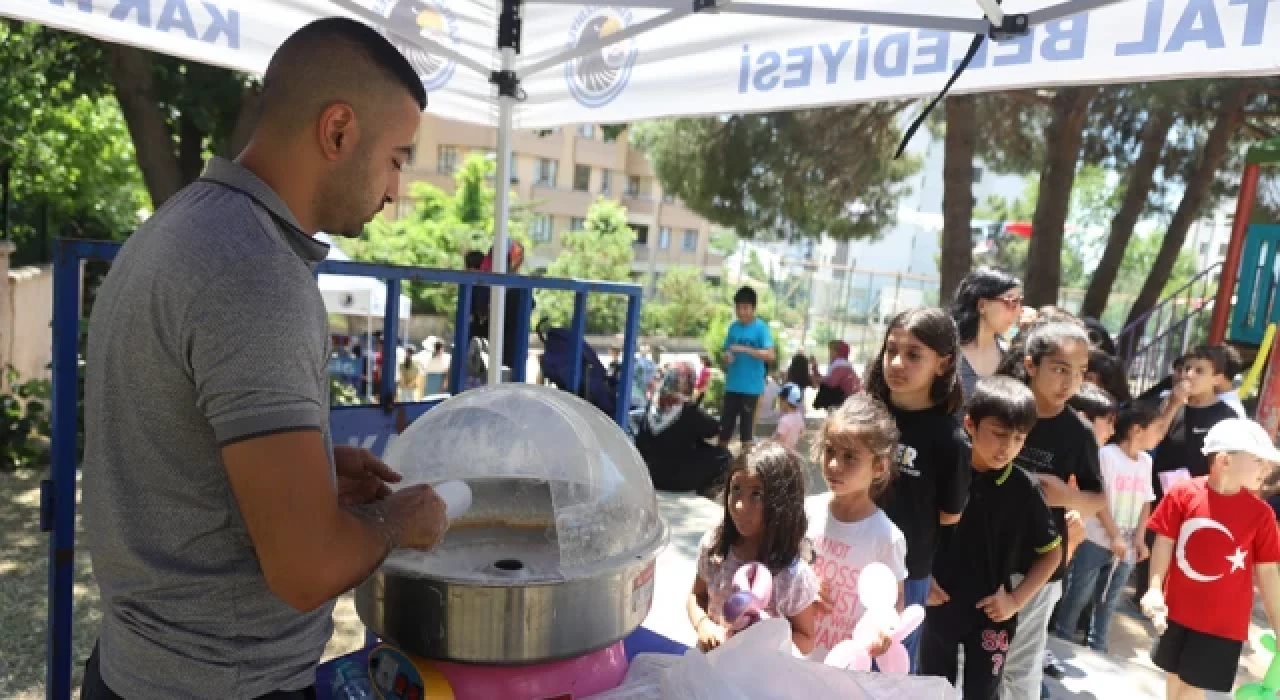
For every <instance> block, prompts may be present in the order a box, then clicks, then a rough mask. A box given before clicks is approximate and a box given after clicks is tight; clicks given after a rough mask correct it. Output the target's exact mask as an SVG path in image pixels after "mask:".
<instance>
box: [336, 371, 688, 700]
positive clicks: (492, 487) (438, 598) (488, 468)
mask: <svg viewBox="0 0 1280 700" xmlns="http://www.w3.org/2000/svg"><path fill="white" fill-rule="evenodd" d="M385 459H386V462H387V463H388V464H390V465H391V466H392V467H394V468H395V469H396V470H397V471H399V472H400V473H401V474H402V475H403V476H404V480H403V482H402V483H401V484H400V487H403V486H408V485H412V484H422V483H427V484H433V485H436V484H441V483H443V482H449V481H455V480H457V481H463V482H465V483H466V484H467V485H468V486H469V487H470V491H471V505H470V508H469V510H467V511H466V512H465V513H464V514H463V515H461V516H460V517H459V518H458V519H457V520H455V521H454V522H453V523H452V524H451V525H450V529H449V531H448V533H447V534H446V535H445V538H444V540H443V541H442V542H441V543H440V544H439V545H438V546H437V547H436V548H435V549H433V550H431V551H429V552H416V551H408V550H400V551H396V552H394V553H393V554H392V555H391V556H390V557H388V558H387V560H386V562H384V563H383V565H382V567H381V568H380V569H379V570H378V571H377V572H376V573H375V574H374V575H373V576H372V577H370V579H369V580H368V581H366V582H365V583H364V584H362V585H361V586H360V587H359V588H358V589H357V590H356V610H357V612H358V613H359V615H360V619H361V620H363V621H364V623H365V625H366V626H368V627H369V628H370V629H371V630H372V631H373V632H374V633H376V634H377V635H378V636H380V637H381V638H382V639H383V640H384V641H385V642H387V643H388V644H389V645H391V646H392V647H394V649H393V650H390V651H382V652H381V653H379V652H375V653H374V654H373V655H372V656H371V660H370V671H371V674H372V675H373V678H374V680H375V683H376V684H378V685H379V686H383V685H385V684H386V683H391V684H394V683H396V682H398V681H397V674H399V673H400V672H401V671H402V670H405V668H404V667H405V666H406V664H407V663H408V664H410V665H416V666H417V667H418V668H417V670H418V672H419V675H420V676H422V677H423V678H422V680H421V682H422V683H424V684H426V685H430V683H429V682H428V681H427V680H426V676H427V675H431V674H437V675H441V676H443V677H445V678H447V679H448V680H449V682H450V683H452V693H453V695H452V697H457V698H459V699H460V700H461V699H464V698H468V697H476V698H479V697H503V698H512V700H516V699H517V698H520V697H530V698H540V697H548V696H555V695H558V694H561V693H566V694H573V695H571V696H577V697H581V694H582V691H583V688H584V687H585V686H584V685H583V681H584V680H585V681H591V678H590V677H598V678H599V679H600V680H599V681H598V682H595V684H594V685H592V683H590V682H588V683H587V684H586V685H587V686H591V687H595V688H597V689H604V688H605V687H611V685H616V684H617V683H618V682H620V680H621V677H622V675H621V674H622V673H624V672H625V668H626V659H625V656H624V655H623V654H622V649H621V642H620V640H622V639H623V638H624V637H626V636H627V635H628V634H630V633H631V632H632V631H633V630H635V628H636V627H638V626H639V625H640V623H641V622H642V621H643V620H644V618H645V616H646V615H647V614H648V612H649V607H650V604H651V603H652V600H653V586H654V560H655V558H656V556H657V554H658V552H659V551H660V550H661V549H662V547H663V546H664V545H665V544H666V540H667V528H666V525H665V524H664V523H663V522H662V519H661V518H660V517H659V515H658V508H657V501H656V499H655V497H654V492H653V484H652V482H651V481H650V479H649V472H648V470H647V469H646V467H645V464H644V462H643V460H642V459H641V458H640V455H639V454H638V453H637V452H636V451H635V448H634V447H633V446H632V445H631V442H630V441H629V440H628V439H627V437H626V436H625V435H624V434H623V433H622V431H621V430H620V429H619V428H618V426H617V424H615V423H613V422H612V421H610V420H609V419H608V418H607V417H606V416H605V415H604V414H603V413H601V412H600V411H599V410H598V409H596V408H595V407H593V406H591V405H590V404H588V403H586V402H585V401H582V400H581V399H579V398H577V397H575V396H572V395H570V394H567V393H564V392H561V391H557V390H555V389H551V388H547V387H540V386H531V385H524V384H502V385H498V386H494V387H486V388H481V389H476V390H473V391H468V392H465V393H463V394H460V395H458V396H456V397H454V398H452V399H449V400H448V401H446V402H444V403H443V404H441V405H440V406H439V407H437V408H435V409H433V410H431V411H428V412H427V413H426V414H425V415H424V416H423V417H422V418H420V419H419V420H418V421H416V422H415V423H414V424H413V425H411V426H409V428H408V429H407V430H405V431H404V433H403V434H402V435H401V436H400V437H399V438H397V439H396V440H395V442H394V443H393V444H392V445H391V447H390V448H389V449H388V450H387V453H386V455H385ZM405 659H408V660H409V661H408V662H406V661H405ZM424 659H427V660H431V662H429V663H423V662H422V660H424ZM476 665H482V666H476ZM517 666H518V668H513V667H517ZM424 667H430V668H429V669H425V668H424ZM494 667H502V668H494ZM473 670H477V671H482V672H477V673H474V674H473V673H470V671H473ZM380 675H381V676H382V677H383V678H382V681H379V676H380ZM410 675H412V674H410ZM464 676H465V677H468V678H470V677H472V676H474V677H475V678H477V679H487V681H494V682H496V681H495V679H498V678H505V677H509V678H511V679H512V680H513V683H515V685H510V686H503V687H497V686H493V685H492V683H489V684H488V685H484V686H483V687H481V686H479V685H477V686H475V688H473V689H472V691H471V692H467V689H466V688H465V687H459V686H460V685H464V686H465V685H466V683H467V681H465V679H464V681H463V682H462V683H461V684H460V683H459V682H458V679H459V678H462V677H464ZM548 676H549V677H551V678H552V680H551V681H548V682H546V683H541V684H532V685H531V683H530V681H531V679H535V678H539V677H542V678H545V677H548ZM573 676H576V677H577V678H576V680H575V679H572V678H570V677H573ZM606 677H607V678H606ZM557 678H558V679H561V680H555V679H557ZM570 680H574V684H571V687H567V688H565V689H563V690H557V689H556V688H558V687H560V686H558V685H556V683H560V684H561V685H563V684H564V683H567V682H568V681H570ZM383 681H385V683H384V682H383ZM487 681H486V682H487ZM562 681H563V682H562ZM399 682H400V683H401V684H402V685H404V684H405V683H408V685H409V686H413V685H414V684H413V683H412V678H410V679H409V681H399ZM477 682H479V681H477ZM602 684H603V685H602ZM384 690H385V689H384ZM384 695H385V696H386V697H397V698H399V697H414V695H413V694H411V693H405V694H392V695H387V694H386V693H384ZM418 697H432V696H431V695H430V694H425V695H421V696H418Z"/></svg>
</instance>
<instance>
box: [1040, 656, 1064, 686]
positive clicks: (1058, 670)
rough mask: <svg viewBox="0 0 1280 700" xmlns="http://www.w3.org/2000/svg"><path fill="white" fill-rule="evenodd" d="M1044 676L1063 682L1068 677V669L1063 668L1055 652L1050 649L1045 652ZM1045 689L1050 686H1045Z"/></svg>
mask: <svg viewBox="0 0 1280 700" xmlns="http://www.w3.org/2000/svg"><path fill="white" fill-rule="evenodd" d="M1044 674H1045V675H1046V676H1048V677H1050V678H1054V679H1057V680H1062V677H1063V676H1065V675H1067V669H1066V668H1065V667H1063V665H1062V662H1061V661H1058V657H1056V656H1054V655H1053V651H1052V650H1049V649H1045V650H1044ZM1045 689H1046V690H1047V689H1048V686H1045ZM1042 694H1043V693H1042Z"/></svg>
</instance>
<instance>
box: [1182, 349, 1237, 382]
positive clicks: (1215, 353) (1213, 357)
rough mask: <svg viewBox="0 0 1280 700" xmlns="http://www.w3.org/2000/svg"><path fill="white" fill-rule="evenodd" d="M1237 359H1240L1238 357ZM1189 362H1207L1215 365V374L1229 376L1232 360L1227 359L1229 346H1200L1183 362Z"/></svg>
mask: <svg viewBox="0 0 1280 700" xmlns="http://www.w3.org/2000/svg"><path fill="white" fill-rule="evenodd" d="M1236 357H1239V355H1237V356H1236ZM1187 360H1205V361H1206V362H1208V363H1209V364H1211V365H1213V373H1214V374H1221V375H1224V376H1225V375H1226V374H1227V364H1228V363H1229V362H1230V359H1229V358H1228V357H1227V346H1225V345H1199V346H1197V347H1196V349H1195V350H1192V351H1191V352H1189V353H1187V354H1186V357H1184V358H1183V361H1184V362H1185V361H1187Z"/></svg>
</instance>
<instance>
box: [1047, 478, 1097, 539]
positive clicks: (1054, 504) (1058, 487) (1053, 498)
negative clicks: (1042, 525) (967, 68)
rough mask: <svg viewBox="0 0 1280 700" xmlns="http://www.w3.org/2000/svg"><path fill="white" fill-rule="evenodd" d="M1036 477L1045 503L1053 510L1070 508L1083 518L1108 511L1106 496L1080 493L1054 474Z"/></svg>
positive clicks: (1086, 492)
mask: <svg viewBox="0 0 1280 700" xmlns="http://www.w3.org/2000/svg"><path fill="white" fill-rule="evenodd" d="M1035 476H1036V479H1037V480H1039V482H1040V488H1041V490H1042V491H1044V502H1045V503H1047V504H1048V505H1049V507H1051V508H1069V509H1071V510H1075V511H1079V512H1080V515H1081V516H1083V517H1089V516H1090V515H1097V514H1098V513H1099V511H1103V510H1106V509H1107V497H1106V495H1105V494H1102V493H1094V492H1093V491H1079V490H1077V489H1074V488H1072V487H1070V486H1068V485H1067V484H1066V483H1065V482H1063V481H1062V479H1059V478H1058V477H1056V476H1054V475H1052V474H1036V475H1035ZM1099 517H1101V516H1099ZM1110 517H1111V514H1110V513H1108V514H1107V518H1108V519H1110ZM1104 526H1105V522H1104ZM1111 527H1115V521H1112V522H1111Z"/></svg>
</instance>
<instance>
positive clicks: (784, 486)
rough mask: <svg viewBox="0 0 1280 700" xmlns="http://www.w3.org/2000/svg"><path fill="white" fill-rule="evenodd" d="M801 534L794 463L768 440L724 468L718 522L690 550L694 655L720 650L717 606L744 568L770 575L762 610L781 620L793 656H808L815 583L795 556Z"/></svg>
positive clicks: (799, 475) (723, 624)
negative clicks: (756, 567) (694, 557)
mask: <svg viewBox="0 0 1280 700" xmlns="http://www.w3.org/2000/svg"><path fill="white" fill-rule="evenodd" d="M805 527H806V523H805V510H804V466H803V465H802V464H801V461H800V456H799V455H797V454H796V453H795V452H793V451H791V450H789V449H787V448H786V447H784V446H782V445H781V444H779V443H778V442H776V441H773V440H765V441H763V442H760V443H757V444H756V445H754V446H752V447H749V448H748V449H747V450H746V451H745V452H743V454H742V456H741V457H739V458H738V459H736V460H734V462H733V466H732V467H730V469H729V479H728V487H727V488H726V489H725V492H724V520H723V521H721V523H720V524H719V525H718V526H716V527H715V529H713V530H711V531H710V532H708V533H707V534H706V535H705V536H703V538H702V542H701V543H699V545H698V563H697V570H698V573H697V576H696V577H695V578H694V581H693V590H692V591H690V592H689V601H688V603H687V608H688V613H689V622H690V623H692V624H693V629H694V631H695V632H696V633H697V635H698V648H699V649H702V650H703V651H708V650H710V649H714V648H716V647H718V646H720V645H721V644H722V643H724V640H725V638H726V637H727V636H728V631H727V627H728V625H729V624H730V623H731V622H732V620H726V619H725V616H724V603H725V601H726V600H728V599H729V597H730V596H731V595H733V593H734V589H733V576H734V574H736V573H737V571H738V569H739V568H740V567H742V566H744V565H745V564H748V563H751V562H760V563H761V564H763V565H764V566H765V568H767V569H768V570H769V573H770V574H772V575H773V595H772V596H771V598H770V600H769V604H768V606H766V608H765V611H766V612H768V613H769V614H770V615H772V616H774V617H785V618H787V621H789V622H790V623H791V639H792V641H793V642H794V643H795V646H796V649H797V650H799V652H800V653H801V654H808V653H809V652H810V650H812V649H813V616H814V605H813V603H814V601H815V600H816V599H817V597H818V579H817V578H816V577H815V576H814V575H813V569H811V568H810V567H809V563H808V562H806V561H805V560H804V559H803V558H802V557H801V556H800V552H801V545H802V544H803V542H804V538H805Z"/></svg>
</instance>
